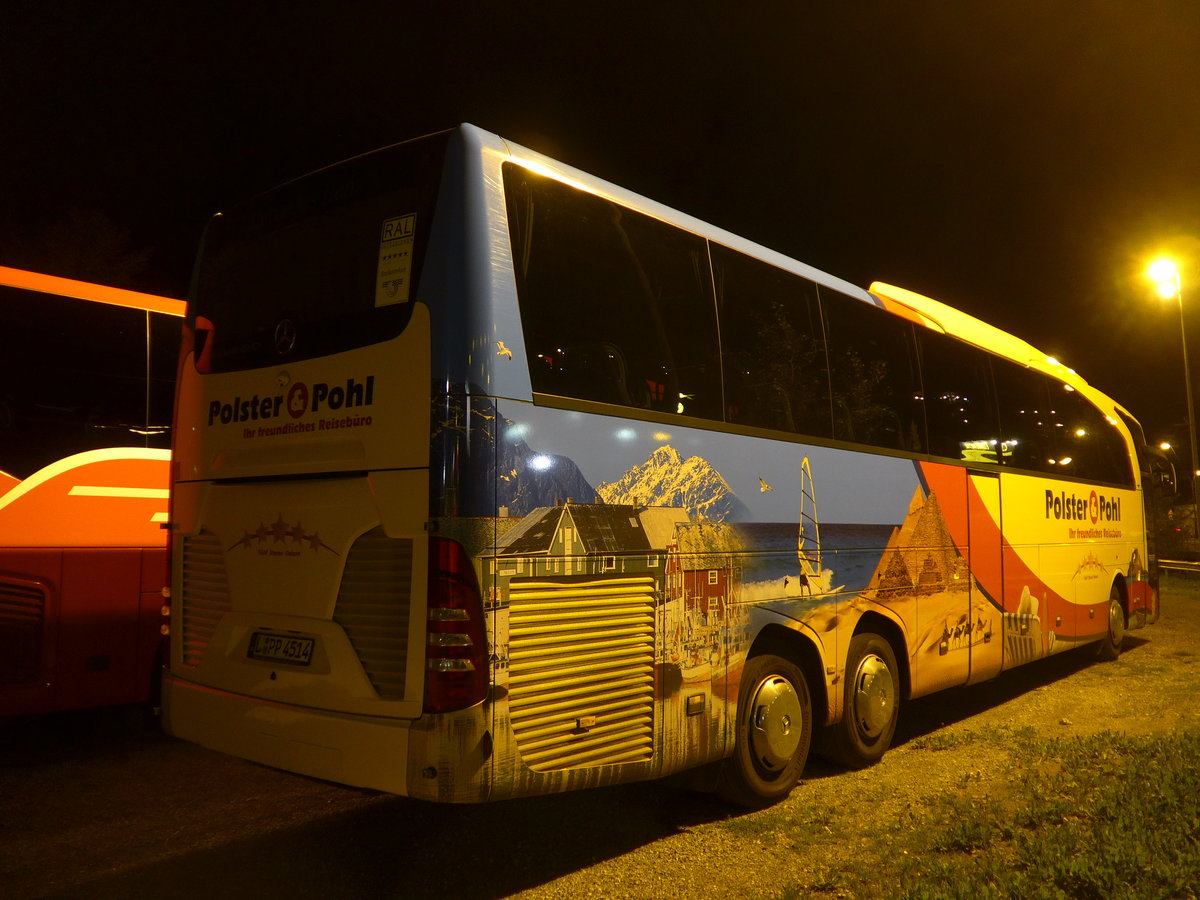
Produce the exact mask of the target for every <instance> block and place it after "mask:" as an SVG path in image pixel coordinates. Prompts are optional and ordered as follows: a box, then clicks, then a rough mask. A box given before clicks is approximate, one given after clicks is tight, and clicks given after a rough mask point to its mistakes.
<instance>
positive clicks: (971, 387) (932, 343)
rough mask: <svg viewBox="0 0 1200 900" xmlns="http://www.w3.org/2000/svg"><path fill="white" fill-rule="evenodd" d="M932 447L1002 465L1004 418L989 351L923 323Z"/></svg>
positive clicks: (924, 379)
mask: <svg viewBox="0 0 1200 900" xmlns="http://www.w3.org/2000/svg"><path fill="white" fill-rule="evenodd" d="M918 343H919V346H920V351H921V380H922V388H923V394H924V397H925V418H926V421H927V423H928V425H929V452H930V453H932V454H933V455H934V456H944V457H947V458H948V459H961V460H966V461H967V462H982V463H991V464H994V465H999V463H1000V455H1001V452H1002V448H1001V444H1000V424H999V422H998V421H997V415H996V403H995V398H994V391H993V388H992V376H991V369H990V368H989V366H988V357H987V355H986V354H984V353H983V351H981V350H977V349H975V348H974V347H971V346H969V345H967V344H963V343H961V342H959V341H956V340H954V339H953V338H949V337H946V336H945V335H942V334H938V333H936V332H933V331H928V330H926V329H918Z"/></svg>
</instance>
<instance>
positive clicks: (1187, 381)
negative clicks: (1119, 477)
mask: <svg viewBox="0 0 1200 900" xmlns="http://www.w3.org/2000/svg"><path fill="white" fill-rule="evenodd" d="M1146 274H1148V275H1149V276H1150V279H1151V280H1152V281H1153V282H1154V284H1155V288H1156V289H1157V290H1158V295H1159V296H1160V297H1162V298H1163V299H1164V300H1169V299H1171V298H1172V297H1174V298H1175V302H1176V303H1177V304H1178V306H1179V342H1180V344H1181V345H1182V346H1183V384H1184V387H1185V388H1187V428H1188V443H1190V444H1191V446H1192V471H1191V486H1192V522H1193V523H1194V528H1195V536H1196V537H1198V538H1200V497H1197V496H1196V473H1197V470H1198V469H1200V462H1198V461H1197V452H1196V413H1195V409H1194V407H1193V404H1192V376H1191V373H1190V371H1189V367H1188V352H1187V329H1186V328H1184V325H1183V279H1182V278H1180V275H1179V266H1177V265H1176V264H1175V262H1174V261H1173V260H1170V259H1165V258H1160V259H1156V260H1154V262H1152V263H1151V264H1150V268H1149V269H1148V270H1147V273H1146Z"/></svg>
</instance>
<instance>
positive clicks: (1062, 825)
mask: <svg viewBox="0 0 1200 900" xmlns="http://www.w3.org/2000/svg"><path fill="white" fill-rule="evenodd" d="M1019 747H1020V749H1019V751H1018V753H1017V756H1016V758H1015V760H1014V764H1013V766H1012V770H1011V771H1010V772H1009V773H1008V777H1007V778H1006V779H1005V784H1006V785H1007V789H1006V791H1005V792H1004V796H1003V797H1001V798H995V797H987V798H982V799H981V798H979V797H954V796H947V797H943V798H942V800H941V803H942V804H943V808H942V814H941V815H940V816H939V817H938V820H937V822H936V823H935V824H934V826H933V827H932V828H931V829H929V830H928V831H927V832H926V834H925V840H927V841H928V844H927V846H926V848H925V849H924V851H923V852H919V853H913V854H909V855H907V856H905V857H904V859H905V862H904V863H902V864H901V872H900V873H899V875H900V878H899V880H900V884H901V887H902V890H901V896H903V897H905V898H911V900H932V898H946V900H954V898H959V897H964V898H965V897H1005V898H1008V897H1022V898H1043V897H1045V898H1051V897H1053V898H1060V897H1067V898H1097V900H1100V898H1104V900H1109V898H1112V900H1116V898H1141V897H1194V896H1196V895H1197V894H1200V732H1197V731H1190V732H1184V733H1181V734H1174V735H1165V736H1163V735H1158V736H1152V737H1127V736H1123V735H1116V734H1111V733H1101V734H1096V735H1092V736H1089V737H1080V738H1073V739H1071V740H1061V741H1056V740H1040V741H1030V742H1027V743H1022V744H1020V745H1019Z"/></svg>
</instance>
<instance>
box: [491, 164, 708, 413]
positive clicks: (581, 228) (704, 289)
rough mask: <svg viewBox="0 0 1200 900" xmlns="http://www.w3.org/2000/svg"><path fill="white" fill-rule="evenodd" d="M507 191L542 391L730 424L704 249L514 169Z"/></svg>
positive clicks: (649, 221) (535, 378)
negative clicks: (725, 413)
mask: <svg viewBox="0 0 1200 900" xmlns="http://www.w3.org/2000/svg"><path fill="white" fill-rule="evenodd" d="M504 185H505V192H506V202H507V207H508V216H509V230H510V232H511V237H512V247H513V268H514V271H515V273H516V281H517V296H518V302H519V304H520V307H521V319H522V324H523V327H524V330H525V343H526V347H527V348H528V351H529V357H530V377H531V381H532V384H533V389H534V391H537V392H539V393H545V394H556V395H559V396H564V397H572V398H575V399H579V400H592V401H596V402H600V403H613V404H617V405H620V406H631V407H636V408H641V409H652V410H656V411H659V412H663V413H683V414H684V415H691V416H701V417H705V418H717V419H719V418H720V417H721V406H722V403H721V379H720V363H719V359H720V357H719V352H718V343H717V328H716V313H715V310H714V307H713V300H712V291H711V288H710V286H709V276H708V260H707V255H706V253H705V248H704V242H703V241H702V240H701V239H700V238H698V237H696V236H695V235H692V234H689V233H688V232H685V231H682V230H681V229H678V228H675V227H674V226H671V225H667V224H665V223H663V222H660V221H658V220H657V219H653V218H651V217H649V216H646V215H643V214H641V213H639V212H636V211H634V210H630V209H627V208H625V207H622V206H619V205H618V204H616V203H613V202H612V201H609V200H606V199H604V198H603V197H598V196H596V195H594V194H589V193H586V192H584V191H580V190H577V189H576V188H573V187H571V186H569V185H566V184H563V183H561V182H558V181H555V180H553V179H550V178H546V177H544V176H541V175H536V174H534V173H531V172H529V171H528V170H527V169H524V168H521V167H520V166H516V165H514V164H511V163H509V164H506V165H505V167H504Z"/></svg>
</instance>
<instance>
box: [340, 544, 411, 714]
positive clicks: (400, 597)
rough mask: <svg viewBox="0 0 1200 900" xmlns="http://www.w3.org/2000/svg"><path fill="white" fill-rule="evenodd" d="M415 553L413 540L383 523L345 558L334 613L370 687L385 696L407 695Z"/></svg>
mask: <svg viewBox="0 0 1200 900" xmlns="http://www.w3.org/2000/svg"><path fill="white" fill-rule="evenodd" d="M412 556H413V542H412V540H410V539H403V538H390V537H388V536H387V535H386V534H384V531H383V529H382V528H376V529H374V530H372V531H368V532H367V533H366V534H364V535H362V536H361V537H360V538H359V539H358V540H356V541H355V542H354V545H353V546H352V547H351V548H350V553H349V554H348V555H347V557H346V568H345V571H344V573H343V574H342V584H341V587H340V589H339V590H338V598H337V606H336V607H335V608H334V613H333V620H334V621H335V622H337V623H338V624H339V625H340V626H342V628H343V629H344V630H345V632H346V635H347V636H348V637H349V638H350V643H351V645H352V646H353V647H354V652H355V653H356V654H358V659H359V662H361V663H362V667H363V670H364V671H365V672H366V673H367V677H368V678H369V679H370V680H371V686H372V687H374V688H375V692H376V693H377V694H379V696H380V697H381V698H383V699H385V700H399V699H402V698H403V697H404V689H405V674H406V672H407V670H408V629H409V612H410V607H411V606H412Z"/></svg>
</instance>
